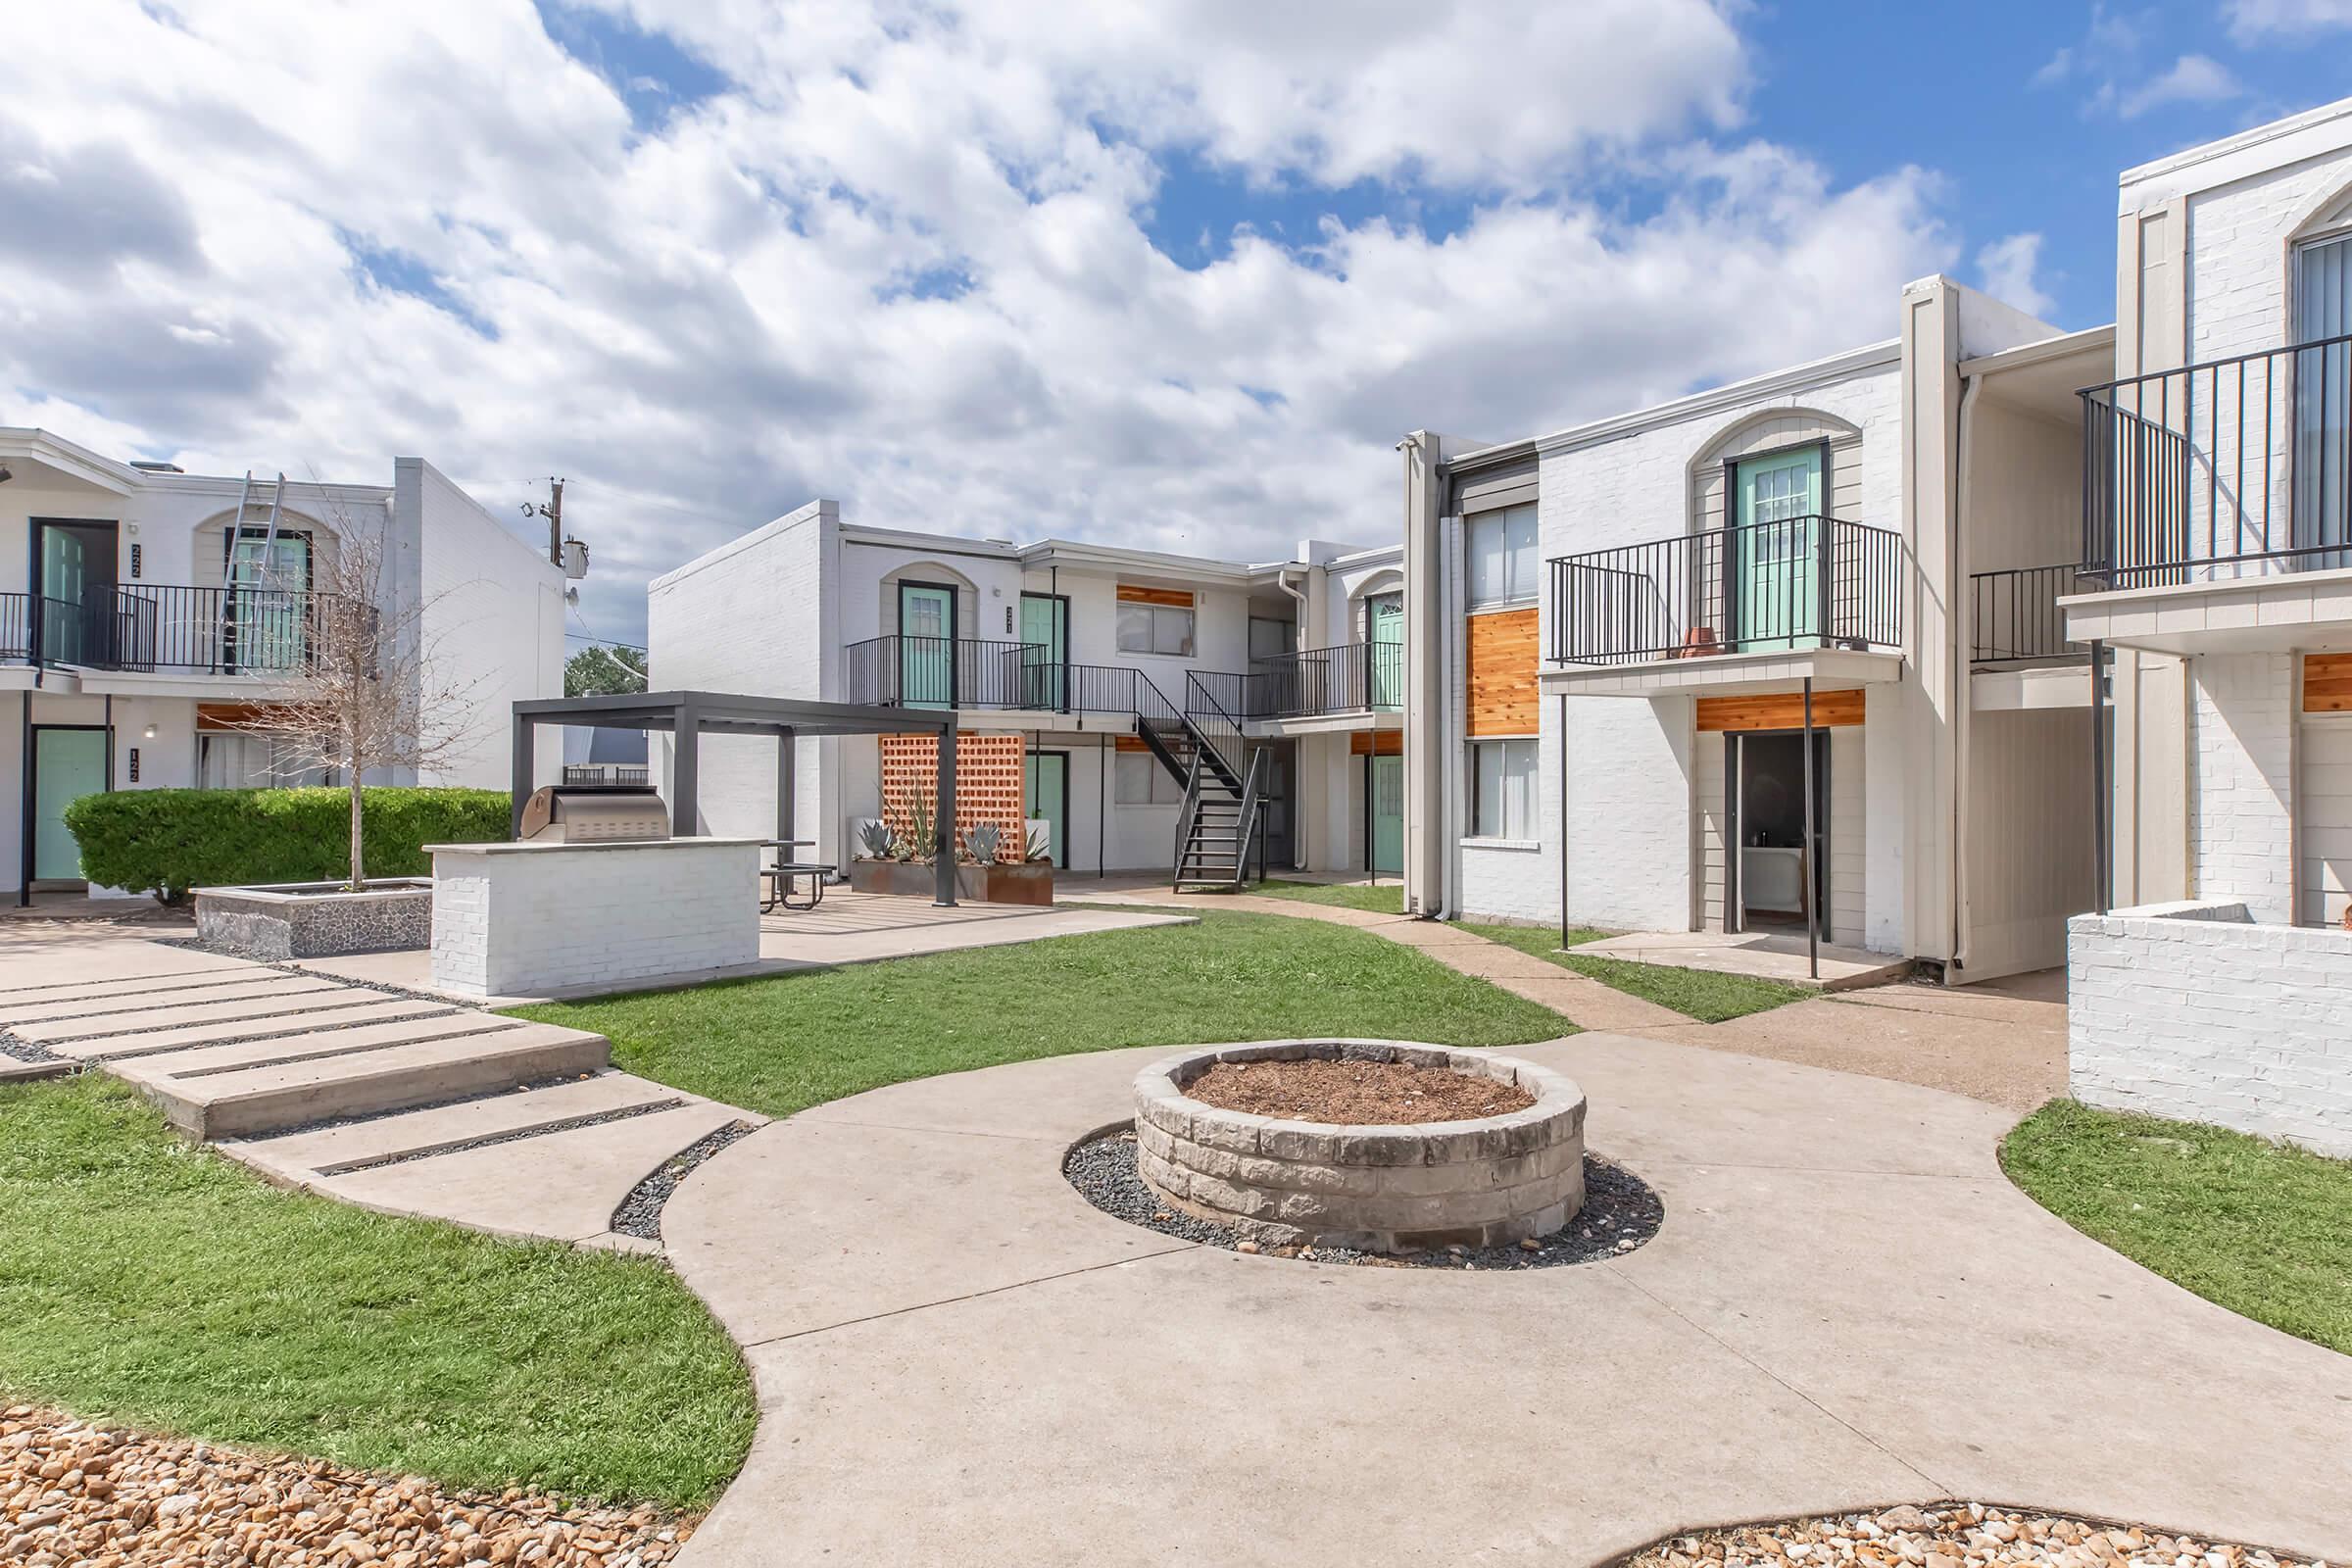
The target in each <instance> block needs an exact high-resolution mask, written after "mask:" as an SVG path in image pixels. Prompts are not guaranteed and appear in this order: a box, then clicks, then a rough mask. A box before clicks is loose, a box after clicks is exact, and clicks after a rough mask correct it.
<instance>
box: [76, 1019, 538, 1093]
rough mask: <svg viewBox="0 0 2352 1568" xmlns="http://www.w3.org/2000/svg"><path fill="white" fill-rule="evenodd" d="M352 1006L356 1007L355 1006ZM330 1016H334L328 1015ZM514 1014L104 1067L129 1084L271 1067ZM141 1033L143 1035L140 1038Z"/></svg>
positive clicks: (328, 1034) (491, 1029)
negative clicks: (126, 1080) (129, 1082)
mask: <svg viewBox="0 0 2352 1568" xmlns="http://www.w3.org/2000/svg"><path fill="white" fill-rule="evenodd" d="M355 1010H356V1009H355ZM328 1016H329V1017H333V1016H336V1015H335V1014H332V1013H330V1014H328ZM521 1027H522V1021H521V1020H520V1019H518V1018H501V1017H499V1016H498V1015H497V1014H495V1013H488V1012H474V1011H471V1010H470V1009H462V1008H454V1007H453V1008H450V1009H448V1010H446V1011H443V1012H428V1013H425V1014H423V1015H422V1016H418V1017H405V1018H397V1019H393V1020H391V1021H389V1022H385V1023H369V1024H362V1025H360V1026H359V1027H358V1028H356V1029H314V1030H311V1031H309V1032H308V1033H305V1034H294V1035H286V1034H281V1035H272V1036H270V1038H268V1039H266V1040H239V1041H235V1042H232V1043H230V1044H228V1045H221V1046H191V1047H188V1048H185V1049H183V1050H179V1051H162V1052H153V1053H149V1054H142V1055H132V1056H115V1057H110V1058H107V1060H106V1061H105V1063H104V1065H105V1067H106V1069H107V1071H109V1072H111V1073H113V1074H114V1075H115V1076H116V1077H118V1078H123V1079H128V1080H129V1081H131V1082H133V1083H151V1082H153V1081H154V1080H156V1079H158V1078H199V1077H204V1076H206V1075H208V1074H212V1073H219V1072H234V1071H237V1070H239V1069H242V1068H248V1067H273V1066H277V1065H278V1064H280V1063H283V1062H292V1061H307V1060H310V1059H312V1058H314V1057H319V1056H344V1055H351V1054H355V1053H359V1052H366V1051H381V1050H383V1049H384V1048H385V1047H387V1046H405V1045H409V1044H411V1043H413V1042H415V1041H419V1040H455V1039H459V1038H465V1037H479V1036H482V1035H487V1034H496V1033H498V1032H500V1031H502V1030H507V1029H519V1028H521ZM142 1038H143V1037H142Z"/></svg>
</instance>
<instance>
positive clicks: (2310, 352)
mask: <svg viewBox="0 0 2352 1568" xmlns="http://www.w3.org/2000/svg"><path fill="white" fill-rule="evenodd" d="M2116 260H2117V267H2116V284H2117V295H2116V310H2117V320H2118V322H2119V323H2120V324H2119V328H2118V331H2117V334H2116V343H2115V358H2114V361H2113V363H2112V365H2111V366H2110V367H2109V368H2108V369H2107V370H2106V372H2105V373H2104V374H2102V375H2101V376H2100V377H2099V378H2098V384H2095V385H2091V386H2089V388H2088V390H2086V391H2085V392H2084V393H2083V394H2082V401H2083V404H2084V410H2085V413H2084V418H2085V427H2084V442H2083V447H2082V471H2083V473H2084V474H2085V476H2086V478H2087V482H2088V494H2087V495H2086V497H2085V502H2086V506H2085V510H2084V537H2083V546H2082V559H2083V571H2084V573H2085V576H2084V580H2083V583H2082V587H2083V588H2084V589H2085V590H2088V591H2087V592H2085V593H2083V594H2082V595H2081V596H2079V597H2074V598H2070V599H2069V600H2068V601H2067V603H2066V607H2065V615H2066V623H2067V632H2068V635H2069V636H2071V637H2073V638H2075V639H2076V640H2078V641H2079V642H2082V643H2087V644H2092V645H2095V646H2096V647H2097V648H2098V650H2099V654H2100V660H2101V663H2102V665H2103V666H2104V667H2106V668H2107V669H2108V670H2109V671H2110V678H2109V680H2108V682H2107V687H2106V691H2107V694H2108V695H2110V696H2111V698H2112V702H2113V711H2112V719H2111V731H2112V746H2111V748H2110V750H2109V751H2108V752H2107V754H2105V755H2104V756H2102V757H2101V758H2100V759H2099V766H2100V769H2101V772H2102V775H2103V779H2104V782H2105V784H2106V786H2107V787H2106V790H2105V792H2104V798H2105V801H2106V814H2107V817H2108V827H2109V832H2108V834H2107V835H2106V837H2105V839H2104V842H2106V843H2107V844H2108V845H2109V846H2110V849H2111V853H2110V855H2109V858H2108V863H2107V864H2105V865H2104V866H2103V867H2102V868H2101V870H2102V873H2103V883H2104V886H2103V889H2102V896H2103V900H2104V902H2105V903H2106V904H2110V905H2114V906H2118V907H2129V906H2134V905H2146V904H2154V903H2162V902H2166V901H2171V900H2178V899H2187V898H2197V899H2213V898H2227V899H2233V900H2242V901H2243V902H2244V904H2245V906H2246V907H2247V909H2248V910H2249V911H2250V912H2251V914H2252V915H2253V917H2254V918H2255V919H2256V920H2258V921H2267V922H2278V923H2286V922H2298V923H2303V924H2322V923H2326V924H2335V923H2338V922H2341V921H2342V920H2343V919H2344V918H2345V912H2346V908H2347V904H2348V902H2352V900H2348V897H2347V889H2348V888H2352V99H2346V100H2343V101H2341V102H2338V103H2334V104H2330V105H2327V107H2325V108H2321V109H2316V110H2313V111H2311V112H2310V113H2308V114H2303V115H2298V116H2295V117H2293V118H2292V119H2288V120H2283V121H2280V122H2278V123H2274V124H2268V125H2262V126H2257V127H2256V128H2254V129H2252V130H2248V131H2245V132H2243V133H2241V134H2239V135H2236V136H2231V137H2229V138H2227V139H2226V140H2222V141H2218V142H2214V143H2211V144H2209V145H2206V146H2202V147H2195V148H2191V149H2189V150H2188V151H2186V152H2182V153H2180V154H2177V155H2175V156H2173V157H2170V158H2165V159H2160V160H2158V161H2157V162H2155V163H2152V164H2147V165H2144V166H2142V167H2140V168H2137V169H2133V170H2130V171H2128V172H2125V173H2124V175H2123V176H2122V179H2121V182H2120V202H2119V208H2118V247H2117V259H2116Z"/></svg>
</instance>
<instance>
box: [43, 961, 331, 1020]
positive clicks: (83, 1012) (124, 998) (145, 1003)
mask: <svg viewBox="0 0 2352 1568" xmlns="http://www.w3.org/2000/svg"><path fill="white" fill-rule="evenodd" d="M348 989H349V988H348V987H346V986H343V985H340V984H337V983H336V982H333V981H329V980H309V979H304V978H302V977H300V976H297V975H290V974H274V973H267V972H266V973H263V974H260V975H256V976H255V977H253V978H252V979H249V980H240V981H237V982H235V983H234V984H230V985H217V986H198V987H194V988H190V989H187V990H173V991H160V992H159V991H135V992H132V993H130V994H128V995H112V996H85V997H74V998H60V999H57V1000H51V999H48V998H42V999H40V1000H38V1001H25V1002H20V1003H17V1004H16V1005H6V1004H5V1003H4V1002H0V1028H7V1029H15V1030H22V1029H23V1028H25V1026H26V1025H28V1024H40V1023H68V1022H86V1023H87V1024H88V1025H89V1026H90V1029H91V1031H92V1032H93V1033H95V1032H98V1031H100V1030H103V1029H104V1028H105V1027H106V1020H108V1019H110V1018H115V1017H120V1016H122V1015H123V1014H124V1013H145V1012H151V1011H153V1010H154V1009H155V1008H157V1007H192V1006H208V1007H210V1006H224V1005H228V1004H230V1003H243V1002H275V1001H277V1000H279V999H280V998H284V997H303V996H317V995H319V994H320V993H321V992H329V991H344V990H348Z"/></svg>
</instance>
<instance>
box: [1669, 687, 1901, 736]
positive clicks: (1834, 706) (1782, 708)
mask: <svg viewBox="0 0 2352 1568" xmlns="http://www.w3.org/2000/svg"><path fill="white" fill-rule="evenodd" d="M1697 707H1698V728H1699V732H1700V733H1701V734H1708V733H1720V732H1721V731H1724V730H1734V729H1736V730H1759V729H1802V728H1804V727H1805V696H1804V693H1802V692H1773V693H1770V694H1768V695H1765V696H1759V697H1701V698H1700V699H1699V700H1698V704H1697ZM1862 707H1863V694H1862V689H1861V688H1860V687H1858V686H1857V687H1852V688H1850V689H1848V690H1844V691H1835V692H1815V693H1814V694H1813V727H1814V728H1815V729H1829V728H1832V727H1834V726H1837V725H1841V724H1859V723H1861V722H1862Z"/></svg>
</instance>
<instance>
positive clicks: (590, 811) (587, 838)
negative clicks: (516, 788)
mask: <svg viewBox="0 0 2352 1568" xmlns="http://www.w3.org/2000/svg"><path fill="white" fill-rule="evenodd" d="M518 837H520V838H522V839H524V840H527V841H529V842H530V843H533V844H624V843H629V842H632V841H640V842H641V841H644V840H647V839H665V838H667V837H669V809H668V808H666V807H664V806H663V805H662V797H661V796H660V795H659V794H658V793H656V791H655V789H654V787H653V786H652V785H651V784H599V785H589V786H584V787H583V786H570V787H565V786H559V785H553V784H550V785H545V786H543V787H541V788H539V789H537V790H534V791H532V792H531V798H530V799H529V800H528V801H525V802H524V803H523V807H522V831H521V833H520V834H519V835H518Z"/></svg>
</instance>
